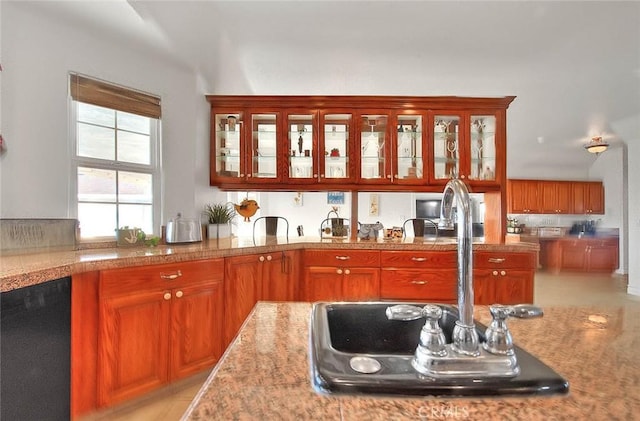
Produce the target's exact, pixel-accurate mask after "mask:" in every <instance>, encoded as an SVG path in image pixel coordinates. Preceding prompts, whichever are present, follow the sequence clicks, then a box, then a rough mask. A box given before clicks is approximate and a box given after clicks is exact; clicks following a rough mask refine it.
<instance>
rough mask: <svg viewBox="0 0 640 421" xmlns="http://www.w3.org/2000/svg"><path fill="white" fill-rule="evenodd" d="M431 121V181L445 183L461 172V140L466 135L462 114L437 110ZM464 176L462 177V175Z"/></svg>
mask: <svg viewBox="0 0 640 421" xmlns="http://www.w3.org/2000/svg"><path fill="white" fill-rule="evenodd" d="M430 121H431V130H432V139H433V143H432V145H431V147H432V157H433V161H432V167H431V169H430V176H431V177H430V178H431V180H430V181H431V183H433V184H445V183H446V182H447V181H449V180H450V179H452V178H454V177H457V176H459V175H462V174H461V172H460V171H461V167H460V165H461V156H460V154H461V151H462V149H463V146H461V142H462V141H463V139H462V137H463V136H464V130H465V129H464V128H463V127H466V126H465V125H464V124H463V116H462V114H455V113H449V112H442V113H440V112H435V114H434V115H433V117H432V118H431V119H430ZM460 178H462V177H460Z"/></svg>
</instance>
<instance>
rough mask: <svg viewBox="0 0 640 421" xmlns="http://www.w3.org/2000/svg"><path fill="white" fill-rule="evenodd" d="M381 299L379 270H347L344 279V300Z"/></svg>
mask: <svg viewBox="0 0 640 421" xmlns="http://www.w3.org/2000/svg"><path fill="white" fill-rule="evenodd" d="M379 298H380V269H379V268H347V269H344V275H343V278H342V298H341V299H342V300H346V301H359V300H377V299H379Z"/></svg>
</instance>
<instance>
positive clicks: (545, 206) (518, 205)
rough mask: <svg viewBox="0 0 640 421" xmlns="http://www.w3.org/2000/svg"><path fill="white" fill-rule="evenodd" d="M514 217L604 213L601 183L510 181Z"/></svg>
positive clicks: (509, 200)
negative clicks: (517, 215)
mask: <svg viewBox="0 0 640 421" xmlns="http://www.w3.org/2000/svg"><path fill="white" fill-rule="evenodd" d="M507 200H508V202H507V203H508V207H507V212H508V213H511V214H514V213H515V214H525V213H531V214H576V215H580V214H604V187H603V185H602V182H600V181H561V180H518V179H509V180H507Z"/></svg>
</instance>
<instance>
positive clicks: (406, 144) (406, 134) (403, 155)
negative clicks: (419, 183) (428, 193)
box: [395, 115, 424, 180]
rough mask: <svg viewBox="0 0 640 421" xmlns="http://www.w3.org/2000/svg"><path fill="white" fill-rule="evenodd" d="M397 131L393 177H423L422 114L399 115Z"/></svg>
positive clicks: (407, 178)
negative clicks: (394, 172)
mask: <svg viewBox="0 0 640 421" xmlns="http://www.w3.org/2000/svg"><path fill="white" fill-rule="evenodd" d="M397 133H398V135H397V136H398V137H397V145H396V146H397V149H396V157H397V162H396V174H395V178H396V179H398V180H411V179H423V178H424V164H423V162H424V161H423V157H424V150H423V142H422V116H419V115H418V116H416V115H399V116H398V127H397Z"/></svg>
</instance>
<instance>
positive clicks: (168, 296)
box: [162, 292, 171, 301]
mask: <svg viewBox="0 0 640 421" xmlns="http://www.w3.org/2000/svg"><path fill="white" fill-rule="evenodd" d="M162 298H164V299H165V301H169V300H170V299H171V293H170V292H165V293H164V295H163V297H162Z"/></svg>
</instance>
